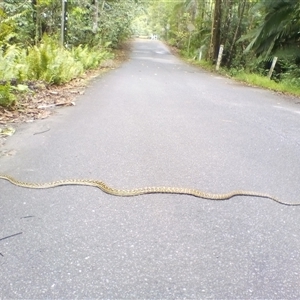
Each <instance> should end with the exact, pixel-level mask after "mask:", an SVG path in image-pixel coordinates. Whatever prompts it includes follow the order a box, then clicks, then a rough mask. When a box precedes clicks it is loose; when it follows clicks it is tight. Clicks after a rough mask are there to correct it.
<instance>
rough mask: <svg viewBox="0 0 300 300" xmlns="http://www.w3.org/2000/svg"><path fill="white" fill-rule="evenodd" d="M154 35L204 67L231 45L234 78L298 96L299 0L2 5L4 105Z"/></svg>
mask: <svg viewBox="0 0 300 300" xmlns="http://www.w3.org/2000/svg"><path fill="white" fill-rule="evenodd" d="M152 34H155V35H158V36H159V38H160V39H162V40H165V41H166V42H167V43H168V44H170V45H171V46H174V47H176V48H177V49H179V50H180V52H181V54H182V55H183V56H185V57H187V58H190V59H194V60H195V61H198V63H199V64H202V65H203V66H207V65H209V66H210V65H214V64H215V63H216V59H217V56H218V52H219V48H220V45H224V52H223V57H222V64H221V67H222V69H223V70H224V69H225V70H226V72H227V73H228V74H230V75H232V76H235V77H237V78H241V79H246V80H247V77H248V78H249V77H251V76H252V77H253V81H254V82H255V80H258V81H263V80H266V86H268V87H272V86H271V85H272V83H276V84H277V85H281V86H282V90H284V91H286V90H287V91H292V92H295V93H296V94H297V93H298V94H299V90H300V70H299V66H300V1H298V0H161V1H159V0H24V1H19V0H0V105H2V106H6V107H9V106H13V104H14V103H15V96H14V93H13V92H14V91H15V90H26V83H27V82H31V81H35V80H41V81H45V82H48V83H50V84H61V83H65V82H67V81H69V80H71V79H73V78H75V77H77V76H79V75H80V74H82V73H83V72H84V71H85V70H87V69H90V68H96V67H97V66H99V64H100V63H101V61H103V60H105V59H107V58H108V57H111V55H112V54H111V49H113V48H117V47H118V45H119V44H120V43H121V42H122V41H124V40H126V39H128V38H129V37H131V36H140V37H146V38H149V37H150V36H151V35H152ZM274 56H276V57H278V61H277V64H276V66H275V71H274V73H273V76H272V81H271V80H269V79H268V78H267V77H266V75H267V74H268V70H269V68H270V65H271V62H272V59H273V57H274ZM253 74H258V75H253ZM259 75H260V76H259Z"/></svg>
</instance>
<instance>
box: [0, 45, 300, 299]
mask: <svg viewBox="0 0 300 300" xmlns="http://www.w3.org/2000/svg"><path fill="white" fill-rule="evenodd" d="M80 98H81V99H80V101H78V102H77V105H76V106H75V107H72V108H64V109H59V110H57V113H56V114H55V115H54V116H53V117H51V118H50V119H47V120H43V121H38V122H36V123H33V124H27V125H22V126H20V127H19V129H18V131H17V133H16V134H15V135H14V136H13V137H12V138H10V139H9V140H8V142H7V144H6V145H5V149H6V150H11V153H15V155H12V156H3V157H1V158H0V173H9V174H11V175H13V176H15V177H16V178H19V179H21V180H26V181H37V182H44V181H52V180H58V179H64V178H95V179H101V180H104V181H105V182H107V183H108V184H110V185H112V186H114V187H118V188H133V187H143V186H156V185H159V186H162V185H163V186H164V185H167V186H183V187H193V188H198V189H202V190H205V191H211V192H220V193H222V192H228V191H230V190H232V189H247V190H257V191H261V192H266V193H270V194H272V195H274V196H277V197H279V198H282V199H283V200H285V201H289V202H297V201H298V202H300V197H299V192H300V185H299V182H300V167H299V166H300V132H299V128H300V106H299V104H296V103H295V102H296V101H297V100H293V99H290V98H288V97H283V96H278V95H275V94H273V93H271V92H269V91H264V90H261V89H257V88H251V87H245V86H243V85H241V84H238V83H236V82H233V81H231V80H229V79H225V78H222V77H219V76H217V75H211V74H209V73H206V72H204V71H201V70H199V69H196V68H194V67H191V66H188V65H186V64H184V63H182V62H180V61H179V60H178V59H177V58H175V57H174V56H173V55H171V54H170V52H169V51H168V50H167V48H166V47H165V46H164V45H163V44H162V43H160V42H158V41H141V40H138V41H136V42H135V43H134V46H133V51H132V56H131V59H130V60H129V61H128V62H126V63H124V64H123V65H122V66H121V67H120V68H118V69H116V70H113V71H111V72H110V73H108V74H106V75H104V76H102V77H99V78H98V79H96V80H95V81H94V82H93V83H92V84H91V86H90V87H89V88H88V89H87V91H86V93H85V95H82V96H81V97H80ZM47 129H50V130H49V131H47V132H44V133H40V134H35V133H38V132H42V131H45V130H47ZM0 191H1V194H0V198H1V200H0V253H1V255H0V273H1V276H0V286H1V291H0V298H1V299H8V298H11V299H17V298H18V299H20V298H26V299H45V298H59V299H76V298H79V299H83V298H89V299H91V298H106V299H108V298H109V299H121V298H123V299H124V298H126V299H137V298H138V299H142V298H143V299H146V298H147V299H175V298H180V299H183V298H189V299H195V298H197V299H200V298H202V299H204V298H205V299H207V298H213V299H250V298H251V299H258V298H260V299H262V298H264V299H283V298H284V299H299V298H300V251H299V249H300V233H299V232H300V217H299V215H300V207H287V206H282V205H279V204H277V203H275V202H273V201H271V200H268V199H261V198H254V197H235V198H233V199H231V200H229V201H222V202H217V201H208V200H203V199H197V198H194V197H190V196H180V195H158V194H156V195H144V196H139V197H133V198H118V197H114V196H110V195H107V194H104V193H103V192H101V191H100V190H98V189H97V188H94V187H80V186H68V187H58V188H54V189H49V190H29V189H23V188H18V187H15V186H13V185H11V184H10V183H8V182H5V181H2V180H1V181H0ZM17 233H20V234H19V235H15V236H12V235H14V234H17ZM5 237H7V238H5Z"/></svg>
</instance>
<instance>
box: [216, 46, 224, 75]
mask: <svg viewBox="0 0 300 300" xmlns="http://www.w3.org/2000/svg"><path fill="white" fill-rule="evenodd" d="M223 49H224V45H220V49H219V55H218V60H217V65H216V71H219V68H220V64H221V60H222V55H223Z"/></svg>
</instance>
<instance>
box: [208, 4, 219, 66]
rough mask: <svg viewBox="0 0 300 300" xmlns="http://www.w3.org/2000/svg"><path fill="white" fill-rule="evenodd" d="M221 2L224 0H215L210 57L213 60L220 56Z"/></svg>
mask: <svg viewBox="0 0 300 300" xmlns="http://www.w3.org/2000/svg"><path fill="white" fill-rule="evenodd" d="M221 3H222V0H215V6H214V18H213V22H212V29H211V43H210V51H209V58H210V59H211V60H213V61H216V60H217V58H218V53H219V47H220V40H221V17H222V14H221Z"/></svg>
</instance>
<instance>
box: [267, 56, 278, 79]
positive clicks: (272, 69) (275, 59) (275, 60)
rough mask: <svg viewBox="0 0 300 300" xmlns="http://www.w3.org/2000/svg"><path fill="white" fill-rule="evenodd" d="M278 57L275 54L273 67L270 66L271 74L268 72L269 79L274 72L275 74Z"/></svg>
mask: <svg viewBox="0 0 300 300" xmlns="http://www.w3.org/2000/svg"><path fill="white" fill-rule="evenodd" d="M277 59H278V57H276V56H274V58H273V61H272V65H271V68H270V71H269V74H268V78H269V79H271V77H272V74H273V71H274V68H275V65H276V62H277Z"/></svg>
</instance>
